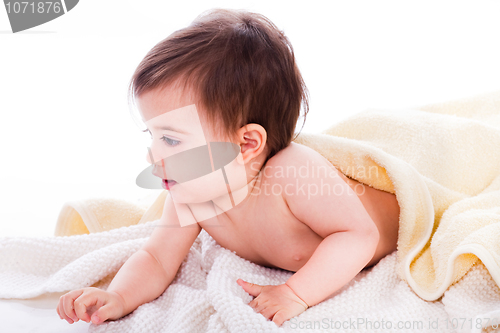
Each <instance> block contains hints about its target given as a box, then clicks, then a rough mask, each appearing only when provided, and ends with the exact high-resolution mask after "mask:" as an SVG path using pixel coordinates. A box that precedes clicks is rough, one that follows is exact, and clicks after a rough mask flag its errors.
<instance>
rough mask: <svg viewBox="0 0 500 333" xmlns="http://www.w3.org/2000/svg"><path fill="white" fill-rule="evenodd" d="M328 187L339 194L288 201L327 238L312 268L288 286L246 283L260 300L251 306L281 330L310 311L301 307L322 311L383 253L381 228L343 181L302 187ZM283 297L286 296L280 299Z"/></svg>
mask: <svg viewBox="0 0 500 333" xmlns="http://www.w3.org/2000/svg"><path fill="white" fill-rule="evenodd" d="M330 167H331V166H330ZM335 172H336V170H335ZM295 180H296V179H295ZM320 183H321V184H320ZM325 183H327V184H329V186H330V188H334V189H336V191H335V194H333V193H330V194H329V195H328V193H322V194H321V195H320V194H317V195H311V194H310V193H309V194H308V193H304V192H300V191H296V193H292V194H289V192H287V193H284V195H283V196H284V199H285V200H286V202H287V204H288V206H289V208H290V210H291V211H292V213H293V214H294V215H295V216H296V217H297V218H298V219H299V220H300V221H302V222H303V223H304V224H306V225H307V226H309V228H311V229H312V230H313V231H314V232H316V233H317V234H318V235H319V236H321V237H323V241H322V242H321V243H320V244H319V246H318V247H317V248H316V250H315V251H314V253H313V255H312V256H311V258H310V259H309V260H308V262H307V263H306V264H305V265H304V266H303V267H302V268H301V269H299V270H298V271H297V272H296V273H295V274H294V275H292V276H291V277H290V279H288V281H287V282H286V283H285V284H283V285H279V286H256V285H250V284H247V283H246V282H243V283H240V285H242V287H243V288H244V289H245V290H246V291H247V292H249V293H250V294H252V295H253V296H257V297H256V298H255V299H254V300H253V301H252V302H251V303H250V305H251V306H253V307H254V309H255V310H256V311H257V312H260V313H262V314H263V315H264V316H265V317H266V318H268V319H272V320H273V321H274V322H275V323H276V324H277V325H281V324H282V323H283V322H284V321H286V320H288V319H290V318H292V317H294V316H297V315H298V314H300V313H301V312H303V311H305V309H306V307H304V306H301V303H306V304H307V306H313V305H316V304H318V303H320V302H322V301H323V300H325V299H326V298H328V297H329V296H330V295H332V294H333V293H334V292H336V291H337V290H339V289H340V288H342V287H343V286H344V285H345V284H347V283H348V282H349V281H351V280H352V279H353V278H354V277H355V276H356V275H357V274H358V273H359V272H360V271H361V270H362V269H363V268H364V267H365V266H366V265H367V264H368V262H369V261H370V260H371V259H372V257H373V255H374V253H375V250H376V248H377V245H378V241H379V233H378V229H377V227H376V225H375V223H374V222H373V220H372V219H371V217H370V215H369V214H368V212H367V211H366V209H365V208H364V206H363V204H362V203H361V201H360V199H359V198H358V196H357V195H356V194H355V193H354V191H353V190H352V189H351V188H350V187H349V185H348V184H346V183H345V181H344V180H343V179H342V178H341V177H340V176H338V175H336V176H332V177H325V178H321V179H320V178H311V177H309V178H307V179H304V178H299V180H298V185H299V186H300V185H301V184H305V188H313V187H314V186H309V187H308V184H315V186H318V187H317V188H321V185H322V186H323V188H325V187H326V186H325V185H324V184H325ZM296 184H297V183H296ZM282 185H284V186H286V184H282ZM290 291H293V293H290ZM277 293H278V294H279V293H281V294H282V295H285V296H282V297H277V296H276V295H277ZM264 304H267V306H264Z"/></svg>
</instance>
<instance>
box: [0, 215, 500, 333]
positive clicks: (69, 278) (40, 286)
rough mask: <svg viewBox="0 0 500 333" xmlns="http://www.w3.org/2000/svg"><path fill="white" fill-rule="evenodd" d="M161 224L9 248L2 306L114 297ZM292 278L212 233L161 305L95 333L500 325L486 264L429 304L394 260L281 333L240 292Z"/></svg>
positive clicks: (201, 239) (0, 290)
mask: <svg viewBox="0 0 500 333" xmlns="http://www.w3.org/2000/svg"><path fill="white" fill-rule="evenodd" d="M156 222H157V221H153V222H148V223H146V224H140V225H135V226H131V227H123V228H120V229H114V230H110V231H106V232H101V233H92V234H86V235H77V236H69V237H57V238H56V237H45V238H0V298H31V297H36V296H38V295H41V294H43V293H46V292H62V291H66V290H67V291H69V290H73V289H77V288H82V287H87V286H92V285H94V286H96V287H99V288H103V289H106V288H107V286H108V285H109V283H110V281H111V279H112V278H113V276H114V274H115V273H116V272H117V271H118V269H119V268H120V267H121V265H122V264H123V263H124V262H125V261H126V260H127V258H128V257H129V256H131V255H132V254H133V253H134V252H135V251H137V250H138V249H139V248H140V247H141V246H142V245H143V244H144V242H145V241H146V239H147V237H148V236H149V235H150V234H151V232H152V230H153V228H152V227H153V226H154V224H155V223H156ZM291 274H292V273H291V272H288V271H283V270H279V269H271V268H266V267H261V266H258V265H256V264H253V263H251V262H249V261H247V260H245V259H242V258H240V257H238V256H237V255H236V254H235V253H233V252H231V251H229V250H227V249H224V248H222V247H221V246H219V245H218V244H216V242H215V241H214V240H213V239H212V238H211V237H210V235H208V234H207V233H206V232H205V231H203V230H202V232H201V233H200V235H199V236H198V238H197V240H196V241H195V243H194V244H193V246H192V247H191V250H190V252H189V254H188V256H187V257H186V259H185V260H184V262H183V263H182V265H181V267H180V269H179V272H178V274H177V276H176V278H175V280H174V281H173V283H172V284H171V285H170V286H169V287H168V288H167V290H166V291H165V292H164V293H163V294H162V295H161V296H160V297H158V298H157V299H155V300H153V301H151V302H149V303H146V304H143V305H141V306H139V307H138V308H137V309H136V310H135V311H134V312H132V313H130V314H129V315H127V316H125V317H123V318H121V319H119V320H116V321H109V322H105V323H103V324H101V325H94V324H91V325H90V326H89V327H90V328H89V332H96V333H97V332H119V333H123V332H151V333H154V332H214V333H215V332H216V333H220V332H297V331H300V332H374V331H380V332H481V331H482V329H481V327H482V326H485V327H487V326H489V325H491V324H492V320H493V319H494V318H496V322H497V323H498V324H499V325H500V297H499V295H500V292H499V290H498V287H497V286H496V284H495V282H494V281H493V280H492V278H491V276H490V275H489V273H488V271H487V270H486V268H485V267H484V265H483V264H482V263H481V262H478V263H477V264H476V265H475V266H474V267H473V268H472V269H471V270H470V271H469V272H468V273H467V274H466V275H465V276H464V277H463V278H462V280H460V281H459V282H457V283H456V284H454V285H452V286H451V287H450V288H449V289H448V290H447V291H446V292H445V294H444V296H443V297H442V299H441V300H439V301H434V302H427V301H424V300H422V299H420V298H419V297H418V296H417V295H416V294H415V293H414V292H413V291H412V290H411V289H410V288H409V286H408V285H407V283H406V282H404V281H403V280H401V279H400V278H399V277H398V276H397V274H396V254H395V253H393V254H391V255H388V256H387V257H385V258H384V259H382V260H381V261H380V262H379V263H378V264H377V265H376V266H374V267H372V268H370V269H366V270H363V271H362V272H361V273H359V274H358V275H357V276H356V277H355V278H354V279H353V280H352V281H351V282H350V283H349V284H348V285H346V286H345V287H344V288H342V289H341V290H340V291H339V292H337V293H336V294H335V295H334V296H332V297H330V298H329V299H327V300H325V301H324V302H322V303H319V304H317V305H316V306H313V307H311V308H309V309H308V310H307V311H305V312H303V313H302V314H301V315H299V316H298V317H295V318H292V319H291V320H289V321H287V322H285V323H284V324H283V325H282V326H281V327H280V328H278V327H277V326H276V325H275V324H274V323H273V322H271V321H267V320H266V319H265V318H264V317H263V316H262V315H261V314H259V313H255V312H254V311H253V310H252V308H250V307H249V306H248V305H247V303H249V302H250V300H251V299H252V296H250V295H248V294H247V293H246V292H245V291H244V290H243V289H242V288H241V287H240V286H238V284H237V283H236V280H237V279H238V278H242V279H244V280H246V281H249V282H253V283H257V284H261V285H266V284H267V285H269V284H281V283H284V282H285V281H286V280H287V279H288V278H289V277H290V276H291ZM55 311H56V310H55V309H54V312H55ZM68 325H69V324H68ZM483 331H487V332H495V331H500V329H497V330H494V329H492V328H491V327H489V328H487V329H483Z"/></svg>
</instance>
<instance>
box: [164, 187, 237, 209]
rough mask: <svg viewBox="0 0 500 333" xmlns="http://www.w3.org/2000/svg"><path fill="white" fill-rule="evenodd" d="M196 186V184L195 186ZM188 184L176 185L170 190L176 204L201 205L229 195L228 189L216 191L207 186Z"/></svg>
mask: <svg viewBox="0 0 500 333" xmlns="http://www.w3.org/2000/svg"><path fill="white" fill-rule="evenodd" d="M193 185H194V184H193ZM193 185H191V184H190V185H186V184H176V185H175V186H173V187H172V188H171V189H170V193H171V194H172V199H173V200H174V202H176V203H182V204H199V203H203V202H209V201H213V200H217V199H218V198H220V197H222V196H225V195H227V194H228V193H227V187H224V188H220V189H217V190H216V189H214V188H213V187H210V186H207V185H206V184H205V185H204V186H201V185H199V186H193Z"/></svg>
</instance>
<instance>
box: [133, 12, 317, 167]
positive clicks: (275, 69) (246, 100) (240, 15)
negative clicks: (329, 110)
mask: <svg viewBox="0 0 500 333" xmlns="http://www.w3.org/2000/svg"><path fill="white" fill-rule="evenodd" d="M168 92H169V93H168ZM146 95H147V96H148V98H149V102H151V101H152V100H154V99H155V98H157V99H158V101H159V102H160V99H159V98H158V97H159V96H163V97H164V98H163V99H164V101H165V99H168V100H169V101H170V102H169V104H171V105H170V107H167V108H166V109H165V108H164V109H163V110H164V111H165V112H166V111H171V110H174V109H177V108H181V107H183V106H187V105H190V104H195V105H196V110H197V111H198V113H199V118H200V120H201V122H202V125H204V124H208V127H209V128H203V130H204V131H205V133H212V134H214V135H215V136H218V137H219V138H226V140H225V141H230V142H237V139H235V136H237V135H238V134H240V135H241V134H242V133H244V131H242V130H241V129H242V128H243V127H245V125H248V124H258V125H260V126H261V128H262V129H263V130H264V133H265V135H264V141H265V142H263V145H265V149H263V150H262V153H265V154H266V160H267V159H269V158H270V157H272V156H274V155H275V154H276V153H277V152H279V151H280V150H282V149H283V148H285V147H287V146H288V145H289V144H290V142H291V141H292V139H293V135H294V130H295V127H296V124H297V120H298V118H299V116H300V110H301V106H302V108H303V111H304V116H305V115H306V114H307V112H308V92H307V88H306V86H305V84H304V81H303V79H302V76H301V74H300V72H299V69H298V68H297V65H296V63H295V57H294V54H293V49H292V46H291V44H290V42H289V40H288V39H287V37H285V36H284V34H283V32H281V31H280V30H279V29H278V28H277V27H276V26H275V25H274V24H273V23H272V22H271V21H269V20H268V19H267V18H265V17H264V16H262V15H259V14H255V13H250V12H247V11H243V10H227V9H214V10H210V11H208V12H205V13H203V14H201V15H200V16H198V17H197V18H196V19H195V20H194V21H193V22H192V23H191V25H189V26H188V27H186V28H184V29H181V30H178V31H176V32H174V33H173V34H171V35H170V36H168V37H167V38H166V39H164V40H162V41H161V42H160V43H158V44H157V45H156V46H155V47H153V49H151V50H150V51H149V53H148V54H147V55H146V56H145V58H144V59H143V60H142V61H141V63H140V64H139V66H138V67H137V69H136V71H135V73H134V75H133V77H132V80H131V82H130V87H129V96H130V97H131V98H132V100H134V99H138V100H141V97H144V96H146ZM173 95H175V96H177V97H176V98H175V99H177V101H175V102H174V101H173V99H172V98H173ZM139 104H141V103H139ZM143 104H144V103H143ZM149 104H151V103H149ZM140 109H141V112H142V118H143V120H145V121H147V120H148V119H151V118H152V117H153V116H157V115H159V114H149V115H145V114H144V111H143V110H142V108H141V107H140ZM173 125H174V124H173Z"/></svg>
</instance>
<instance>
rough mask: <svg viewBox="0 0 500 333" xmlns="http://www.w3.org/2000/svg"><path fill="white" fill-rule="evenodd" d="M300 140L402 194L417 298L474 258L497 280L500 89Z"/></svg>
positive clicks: (359, 118) (406, 263) (404, 243)
mask: <svg viewBox="0 0 500 333" xmlns="http://www.w3.org/2000/svg"><path fill="white" fill-rule="evenodd" d="M295 142H297V143H301V144H304V145H306V146H309V147H311V148H313V149H315V150H317V151H318V152H320V153H321V154H322V155H323V156H324V157H326V158H327V159H328V160H329V161H330V162H331V163H332V164H333V165H335V166H336V167H337V168H338V169H339V170H340V171H341V172H343V173H344V174H345V175H346V176H348V177H350V178H353V179H356V180H358V181H360V182H362V183H364V184H368V185H370V186H373V187H375V188H377V189H381V190H384V191H388V192H391V193H395V194H396V197H397V200H398V203H399V205H400V229H399V238H398V252H397V255H398V275H399V276H400V277H401V278H402V279H404V280H406V281H407V282H408V284H409V285H410V286H411V288H412V289H413V290H414V291H415V293H416V294H417V295H419V296H420V297H421V298H423V299H425V300H429V301H430V300H436V299H438V298H440V297H441V296H442V295H443V293H444V291H445V290H446V289H447V288H448V287H449V286H450V285H451V284H452V283H454V282H456V281H458V280H459V279H460V278H461V277H462V276H464V275H465V273H467V271H468V270H469V269H470V268H471V267H472V266H473V265H474V264H475V263H476V262H477V260H478V258H479V259H480V260H481V261H482V262H483V264H484V265H485V266H486V267H487V268H488V271H489V273H490V274H491V276H492V277H493V279H494V280H495V282H496V283H497V285H500V91H496V92H492V93H487V94H482V95H480V96H476V97H473V98H467V99H461V100H456V101H452V102H447V103H440V104H434V105H428V106H424V107H420V108H413V109H405V110H392V111H381V110H367V111H365V112H361V113H359V114H356V115H355V116H353V117H350V118H348V119H346V120H344V121H341V122H340V123H337V124H335V125H334V126H332V127H330V128H329V129H327V130H326V131H324V133H322V134H307V133H302V134H301V135H300V136H299V137H298V138H297V139H296V140H295Z"/></svg>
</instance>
